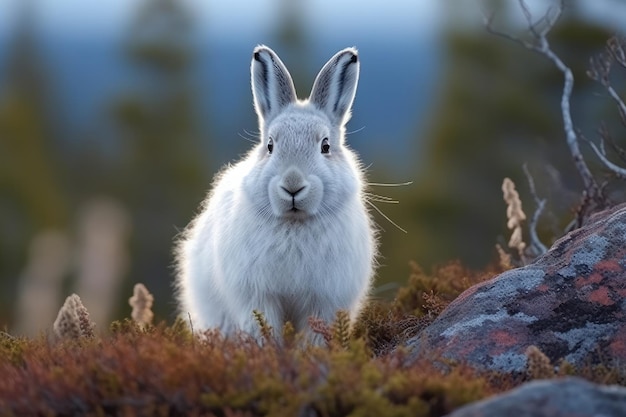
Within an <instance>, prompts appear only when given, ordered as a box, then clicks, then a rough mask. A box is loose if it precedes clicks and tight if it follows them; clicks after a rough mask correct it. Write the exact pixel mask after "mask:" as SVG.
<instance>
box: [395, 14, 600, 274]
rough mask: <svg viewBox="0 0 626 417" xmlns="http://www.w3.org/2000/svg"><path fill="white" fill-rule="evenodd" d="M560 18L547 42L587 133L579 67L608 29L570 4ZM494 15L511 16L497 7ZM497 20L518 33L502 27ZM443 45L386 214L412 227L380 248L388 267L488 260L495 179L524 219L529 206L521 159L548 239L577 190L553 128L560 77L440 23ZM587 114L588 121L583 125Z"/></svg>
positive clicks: (561, 138)
mask: <svg viewBox="0 0 626 417" xmlns="http://www.w3.org/2000/svg"><path fill="white" fill-rule="evenodd" d="M453 3H454V2H449V6H450V8H451V9H454V8H455V7H456V5H455V4H453ZM498 4H499V6H501V9H502V8H503V7H504V3H498ZM506 4H509V3H506ZM569 12H570V13H568V14H567V15H565V16H564V18H563V20H562V21H561V22H559V23H558V24H557V26H556V27H555V29H554V31H553V32H552V33H551V34H550V40H551V43H552V44H553V46H554V48H555V50H556V51H557V53H559V54H561V58H562V59H563V60H564V61H565V62H567V63H568V64H570V65H571V67H572V70H573V71H574V76H575V79H576V84H575V92H574V95H573V96H572V105H573V115H574V121H575V123H577V127H579V128H582V129H591V130H593V129H595V128H596V127H597V126H598V125H599V123H600V120H601V119H599V118H597V114H598V113H597V109H594V108H593V107H597V101H593V100H582V99H581V98H582V97H589V96H590V95H592V90H591V89H592V88H595V87H593V86H592V85H591V83H590V82H589V80H588V78H587V77H586V75H585V70H586V69H587V66H588V62H589V61H588V60H589V57H590V56H592V55H594V54H596V53H597V52H598V51H599V50H601V48H603V47H604V43H605V41H606V39H607V38H608V37H609V33H608V31H607V30H606V29H605V28H603V27H601V26H598V25H595V24H593V23H590V22H589V21H587V20H585V19H584V18H583V17H582V16H581V15H580V14H578V13H576V8H573V9H570V10H569ZM499 15H501V16H510V15H511V13H509V12H507V11H506V10H500V12H499ZM450 16H454V14H453V13H452V11H451V13H450ZM457 17H458V16H457ZM501 24H502V25H503V26H504V27H507V28H519V25H516V24H513V23H512V22H511V21H505V22H503V23H501ZM522 29H523V28H522ZM444 42H445V48H446V56H445V57H444V60H445V66H446V70H445V73H444V75H443V76H442V79H441V83H442V87H441V90H440V91H441V93H440V98H439V100H438V102H436V103H434V106H435V109H436V110H435V111H434V112H433V113H434V114H435V117H434V118H433V119H432V120H431V124H430V129H429V130H428V132H427V137H426V140H425V146H424V147H423V154H422V155H420V157H419V158H416V159H418V160H419V161H420V162H421V163H420V164H419V170H418V173H417V174H416V176H415V177H416V178H417V179H418V180H417V182H416V184H415V185H414V186H413V187H409V188H410V189H406V190H402V191H405V192H406V194H405V195H400V196H399V200H400V201H401V202H402V204H401V206H403V207H404V210H406V211H404V212H400V211H398V212H397V213H396V212H395V211H394V210H389V214H391V215H392V217H393V218H394V219H395V220H396V221H398V222H399V223H400V224H401V225H402V226H403V227H405V228H407V229H408V230H410V231H411V233H410V234H409V235H408V237H407V238H408V239H410V240H411V245H406V246H404V247H400V246H398V247H395V248H392V249H391V250H389V251H388V252H387V253H389V254H390V256H388V258H389V260H388V262H389V263H390V264H402V260H403V259H404V260H406V259H415V260H417V261H418V262H419V263H420V264H422V265H424V266H427V267H428V266H431V265H434V264H439V263H442V262H445V261H447V260H450V259H454V258H460V259H461V260H462V261H463V262H464V263H466V264H468V265H470V266H472V267H483V266H484V265H485V264H487V263H488V262H490V261H492V260H494V259H495V250H494V244H495V243H496V242H498V240H497V239H498V237H499V236H500V238H501V241H500V242H501V243H505V240H504V239H503V236H504V235H505V234H506V233H507V230H506V226H505V225H506V215H505V205H504V203H503V201H502V192H501V184H502V180H503V178H504V177H510V178H512V179H514V181H515V182H516V183H517V184H518V190H520V191H521V194H522V200H523V202H524V204H525V205H524V210H525V211H526V212H527V214H528V215H530V214H532V212H533V211H534V208H535V207H534V202H533V200H532V198H531V196H530V195H529V194H528V192H527V190H528V187H527V181H526V178H525V177H524V174H523V170H522V165H523V164H524V163H528V166H529V169H530V171H531V173H532V174H533V176H534V178H535V181H536V182H537V191H538V194H539V195H540V196H541V197H546V198H547V199H548V205H549V206H548V210H547V211H546V212H545V214H544V216H543V222H542V223H541V225H542V227H541V230H540V233H541V236H542V237H543V238H544V240H545V241H546V242H548V243H549V242H550V241H551V240H552V239H553V238H554V237H556V236H558V235H559V234H560V233H562V231H563V228H564V225H565V224H566V223H568V222H569V221H570V220H571V219H572V213H571V210H572V209H573V207H574V206H575V205H576V204H577V203H578V198H579V195H580V194H579V193H580V191H581V190H582V188H581V182H580V178H579V176H578V174H577V172H576V171H575V170H574V166H573V163H572V160H571V157H570V154H569V151H568V148H567V146H566V144H565V134H564V132H563V128H562V119H561V109H560V99H561V94H562V89H563V78H562V74H561V73H560V72H559V71H558V70H557V69H556V68H554V67H553V65H552V63H551V62H549V61H548V60H546V59H545V58H544V57H542V56H539V55H537V54H535V53H533V52H531V51H528V50H526V49H524V48H523V47H521V46H519V45H517V44H514V43H511V42H507V41H505V40H503V39H501V38H497V37H495V36H493V35H489V34H487V33H486V32H485V31H476V29H475V27H474V28H469V27H468V25H467V24H463V22H459V21H457V20H456V19H452V20H451V22H450V23H449V24H448V26H447V33H446V35H445V39H444ZM590 114H595V115H596V117H595V118H593V120H589V117H588V115H590ZM589 155H590V154H589ZM588 159H589V160H590V161H591V160H593V157H591V156H589V158H588ZM402 191H400V192H402ZM399 209H402V207H399ZM526 236H527V235H526Z"/></svg>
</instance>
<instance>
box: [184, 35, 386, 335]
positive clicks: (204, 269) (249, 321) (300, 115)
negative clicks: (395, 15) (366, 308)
mask: <svg viewBox="0 0 626 417" xmlns="http://www.w3.org/2000/svg"><path fill="white" fill-rule="evenodd" d="M357 79H358V60H357V55H356V51H355V50H353V49H347V50H344V51H341V52H339V53H338V54H337V55H335V57H333V59H331V61H329V62H328V64H327V65H326V66H325V67H324V68H323V69H322V71H321V72H320V75H319V76H318V79H317V80H316V82H315V85H314V87H313V91H312V94H311V99H310V100H307V101H298V100H297V99H296V98H295V90H293V84H292V82H291V77H290V76H289V73H288V72H287V70H286V69H285V68H284V66H283V64H282V62H280V60H279V59H278V57H277V56H276V55H275V54H274V53H273V52H272V51H271V50H270V49H269V48H266V47H258V48H257V49H256V50H255V53H254V58H253V61H252V86H253V93H254V98H255V107H256V110H257V113H258V114H259V120H260V127H261V141H260V143H259V144H258V145H257V146H256V147H255V148H254V149H252V150H251V151H250V152H249V153H248V155H247V156H246V157H245V158H244V159H243V160H241V161H240V162H238V163H237V164H235V165H233V166H230V167H227V168H226V169H225V170H224V171H223V172H222V174H221V175H220V176H218V178H217V180H216V182H215V184H214V187H213V190H212V192H211V193H210V195H209V197H208V198H207V200H206V201H205V203H204V206H203V207H202V211H201V213H200V214H199V215H198V217H197V218H196V219H195V220H194V221H193V222H192V224H191V225H190V226H189V228H188V229H187V230H186V232H185V234H184V235H183V237H182V240H181V242H180V245H179V250H178V267H179V276H178V281H177V284H178V291H179V300H180V307H181V312H182V313H183V314H184V315H187V314H189V315H190V316H191V319H192V324H193V326H194V328H197V329H206V328H219V329H221V330H222V331H223V332H224V333H227V334H228V333H232V332H235V331H238V330H243V331H246V332H249V333H252V334H257V335H258V330H259V328H258V324H257V323H256V322H255V320H254V318H253V314H252V312H253V310H258V311H260V312H261V313H263V314H264V316H265V319H266V320H267V322H268V323H269V324H270V325H271V326H272V327H273V328H275V329H281V328H282V325H283V323H284V322H285V321H290V322H291V323H292V324H293V325H294V326H295V328H296V329H297V330H306V329H307V320H308V318H309V317H311V316H314V317H319V318H321V319H324V320H332V319H333V318H334V316H335V313H336V311H337V310H339V309H344V310H348V311H349V312H350V313H351V316H352V317H354V316H355V315H356V314H357V313H358V311H359V309H360V306H361V304H362V302H363V301H364V299H365V297H366V296H367V293H368V290H369V287H370V281H371V278H372V276H373V270H374V267H373V265H374V258H375V254H376V240H375V233H374V229H373V225H372V222H371V219H370V216H369V214H368V212H367V209H366V207H365V204H366V203H365V199H364V195H363V187H364V179H363V174H362V170H361V167H360V164H359V162H358V160H357V158H356V156H355V155H354V153H353V152H352V151H351V150H349V149H348V148H347V147H346V146H345V144H344V143H343V141H344V124H345V121H346V119H347V115H348V114H349V110H350V106H351V104H352V100H353V98H354V94H355V90H356V82H357ZM333 94H334V95H333Z"/></svg>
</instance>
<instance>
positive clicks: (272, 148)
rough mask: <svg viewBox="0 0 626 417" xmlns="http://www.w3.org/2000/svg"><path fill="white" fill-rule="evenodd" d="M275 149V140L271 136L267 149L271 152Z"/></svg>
mask: <svg viewBox="0 0 626 417" xmlns="http://www.w3.org/2000/svg"><path fill="white" fill-rule="evenodd" d="M273 150H274V141H273V140H272V138H270V140H269V142H267V151H268V152H269V153H272V151H273Z"/></svg>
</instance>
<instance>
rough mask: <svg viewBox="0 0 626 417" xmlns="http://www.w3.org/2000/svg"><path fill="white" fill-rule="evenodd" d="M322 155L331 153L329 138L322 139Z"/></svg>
mask: <svg viewBox="0 0 626 417" xmlns="http://www.w3.org/2000/svg"><path fill="white" fill-rule="evenodd" d="M322 153H330V144H329V143H328V138H324V139H322Z"/></svg>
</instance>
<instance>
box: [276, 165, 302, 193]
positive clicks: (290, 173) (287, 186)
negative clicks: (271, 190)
mask: <svg viewBox="0 0 626 417" xmlns="http://www.w3.org/2000/svg"><path fill="white" fill-rule="evenodd" d="M279 186H280V188H281V189H282V190H283V191H285V192H286V193H287V194H288V195H289V196H290V197H296V196H297V195H298V194H302V193H304V191H306V188H307V187H308V182H307V181H306V179H305V178H304V175H302V173H301V172H300V171H299V170H298V169H296V168H289V169H288V170H287V171H286V172H285V173H284V174H283V178H282V181H281V182H280V184H279Z"/></svg>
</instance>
